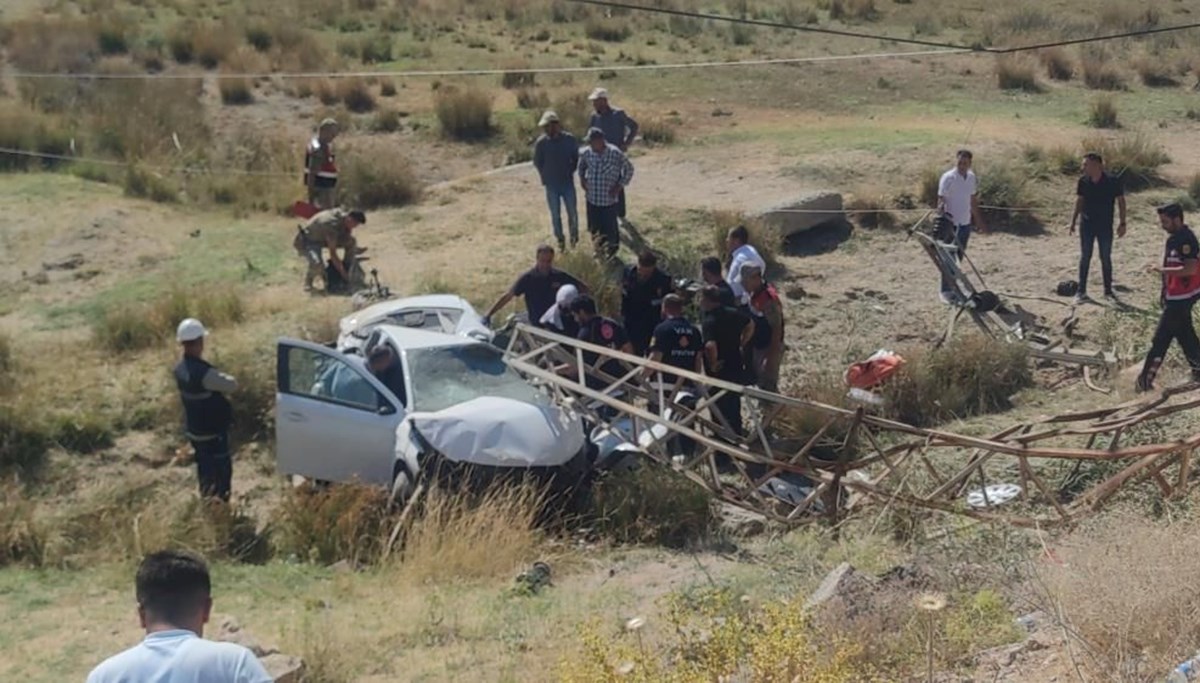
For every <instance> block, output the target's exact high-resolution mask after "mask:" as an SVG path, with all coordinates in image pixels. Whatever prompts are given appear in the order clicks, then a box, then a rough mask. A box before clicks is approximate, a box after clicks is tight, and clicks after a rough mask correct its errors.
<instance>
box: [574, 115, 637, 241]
mask: <svg viewBox="0 0 1200 683" xmlns="http://www.w3.org/2000/svg"><path fill="white" fill-rule="evenodd" d="M630 180H633V164H631V163H629V158H628V157H626V156H625V153H624V152H622V151H621V150H620V149H618V148H617V147H616V146H615V145H611V144H609V143H608V142H607V141H605V139H604V131H602V130H600V129H599V128H593V129H591V130H589V131H588V146H587V147H585V148H583V150H582V151H581V152H580V154H579V183H580V185H582V186H583V193H584V196H585V197H586V198H587V222H588V232H590V233H591V234H592V240H593V241H595V242H596V244H597V247H598V248H599V249H600V251H601V252H602V253H603V254H604V255H605V256H607V257H610V258H611V257H612V256H614V255H616V253H617V247H619V246H620V232H619V229H618V227H617V211H618V204H619V201H620V197H621V191H622V190H624V189H625V187H626V186H627V185H629V181H630Z"/></svg>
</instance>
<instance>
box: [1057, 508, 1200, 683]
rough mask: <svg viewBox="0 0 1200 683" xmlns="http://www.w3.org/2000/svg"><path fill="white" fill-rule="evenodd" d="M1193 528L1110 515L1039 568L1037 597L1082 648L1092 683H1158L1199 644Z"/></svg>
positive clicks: (1188, 523)
mask: <svg viewBox="0 0 1200 683" xmlns="http://www.w3.org/2000/svg"><path fill="white" fill-rule="evenodd" d="M1197 533H1200V523H1198V522H1197V521H1196V520H1194V519H1184V520H1181V521H1175V522H1171V523H1167V522H1155V521H1151V520H1148V519H1144V518H1141V517H1137V516H1134V515H1131V514H1114V515H1111V516H1108V517H1105V518H1102V519H1100V520H1097V521H1096V522H1095V523H1093V524H1091V525H1090V526H1088V527H1087V528H1086V529H1084V530H1083V531H1081V532H1079V533H1077V534H1075V535H1073V536H1072V537H1070V538H1067V539H1066V540H1065V541H1063V542H1062V543H1061V544H1060V545H1058V546H1057V547H1056V548H1055V550H1054V553H1055V556H1056V557H1057V559H1058V562H1054V563H1050V562H1044V563H1039V564H1038V566H1037V578H1038V581H1037V585H1036V587H1035V590H1036V593H1037V594H1038V596H1039V597H1040V598H1041V600H1042V602H1043V605H1044V606H1045V607H1046V611H1047V612H1049V613H1051V614H1058V613H1061V615H1062V618H1063V619H1064V621H1065V623H1066V625H1067V627H1068V633H1071V634H1072V635H1073V636H1074V637H1076V638H1078V639H1079V640H1080V641H1081V644H1082V645H1083V646H1084V647H1082V648H1078V649H1077V650H1076V651H1077V652H1080V653H1081V654H1082V657H1081V659H1082V661H1083V664H1084V665H1085V670H1086V671H1087V672H1088V673H1090V674H1091V675H1092V676H1095V678H1094V679H1093V680H1101V679H1103V680H1114V681H1115V680H1120V681H1148V680H1161V676H1162V674H1163V672H1167V671H1171V670H1172V669H1173V668H1174V667H1175V665H1176V664H1178V663H1179V662H1181V661H1183V660H1185V659H1187V658H1189V657H1191V656H1193V655H1194V654H1195V652H1196V643H1198V642H1200V620H1197V619H1196V614H1197V612H1200V592H1197V590H1196V585H1195V583H1196V582H1195V580H1194V567H1195V553H1194V552H1193V549H1192V546H1191V544H1190V543H1188V542H1187V541H1186V539H1191V538H1194V537H1195V536H1196V534H1197Z"/></svg>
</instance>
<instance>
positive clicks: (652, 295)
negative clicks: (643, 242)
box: [621, 251, 675, 356]
mask: <svg viewBox="0 0 1200 683" xmlns="http://www.w3.org/2000/svg"><path fill="white" fill-rule="evenodd" d="M674 289H675V285H674V283H673V282H672V281H671V276H670V275H667V274H666V273H664V272H663V271H661V270H659V269H658V256H656V255H655V254H654V253H653V252H651V251H643V252H642V253H641V254H639V255H638V260H637V265H632V266H629V267H627V268H626V269H625V275H624V277H623V278H622V279H621V318H622V319H623V320H624V321H625V330H626V331H627V332H628V333H629V340H630V342H632V343H633V352H634V353H635V354H637V355H639V356H642V355H645V353H646V347H647V346H649V345H650V337H651V336H652V335H653V334H654V328H655V326H657V325H658V323H659V321H661V320H662V317H661V314H660V309H661V308H662V302H663V297H665V296H666V295H668V294H670V293H671V292H672V291H673V290H674Z"/></svg>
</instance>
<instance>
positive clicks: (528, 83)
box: [500, 71, 537, 90]
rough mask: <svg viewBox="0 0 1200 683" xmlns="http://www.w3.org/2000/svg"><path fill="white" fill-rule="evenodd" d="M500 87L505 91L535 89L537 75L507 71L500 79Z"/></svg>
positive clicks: (530, 72) (529, 72)
mask: <svg viewBox="0 0 1200 683" xmlns="http://www.w3.org/2000/svg"><path fill="white" fill-rule="evenodd" d="M500 87H502V88H504V89H505V90H522V89H528V88H535V87H537V74H536V73H534V72H532V71H507V72H505V73H504V75H502V76H501V77H500Z"/></svg>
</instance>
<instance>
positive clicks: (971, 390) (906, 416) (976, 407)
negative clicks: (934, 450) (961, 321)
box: [884, 335, 1033, 426]
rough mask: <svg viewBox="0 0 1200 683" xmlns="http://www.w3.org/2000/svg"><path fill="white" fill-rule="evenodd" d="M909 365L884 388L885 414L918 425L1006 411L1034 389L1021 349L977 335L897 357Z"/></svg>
mask: <svg viewBox="0 0 1200 683" xmlns="http://www.w3.org/2000/svg"><path fill="white" fill-rule="evenodd" d="M902 355H904V356H905V359H906V360H907V361H908V362H907V363H906V364H905V365H904V366H903V367H902V368H901V370H900V371H899V372H898V373H896V375H895V376H894V377H893V378H892V380H891V381H890V382H888V384H887V385H885V389H884V394H885V396H886V397H887V399H888V412H889V413H891V414H892V415H894V416H895V417H896V418H897V419H899V420H901V421H903V422H906V423H908V424H912V425H917V426H933V425H936V424H939V423H942V422H945V421H947V420H957V419H962V418H965V417H970V416H972V415H982V414H987V413H992V412H996V411H1000V410H1006V409H1008V408H1009V407H1011V405H1012V403H1011V399H1012V397H1013V396H1014V395H1015V394H1017V393H1018V392H1019V391H1021V390H1022V389H1025V388H1027V387H1029V386H1031V385H1032V384H1033V372H1032V369H1031V367H1030V363H1029V355H1028V352H1027V350H1026V349H1025V347H1024V346H1022V345H1020V344H1006V343H1003V342H998V341H994V340H992V339H989V338H985V337H982V336H980V335H964V336H959V337H956V338H955V339H953V340H951V341H950V342H949V343H948V344H946V345H945V346H944V347H942V348H941V349H937V350H930V351H925V350H915V351H913V352H909V353H905V354H902Z"/></svg>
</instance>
